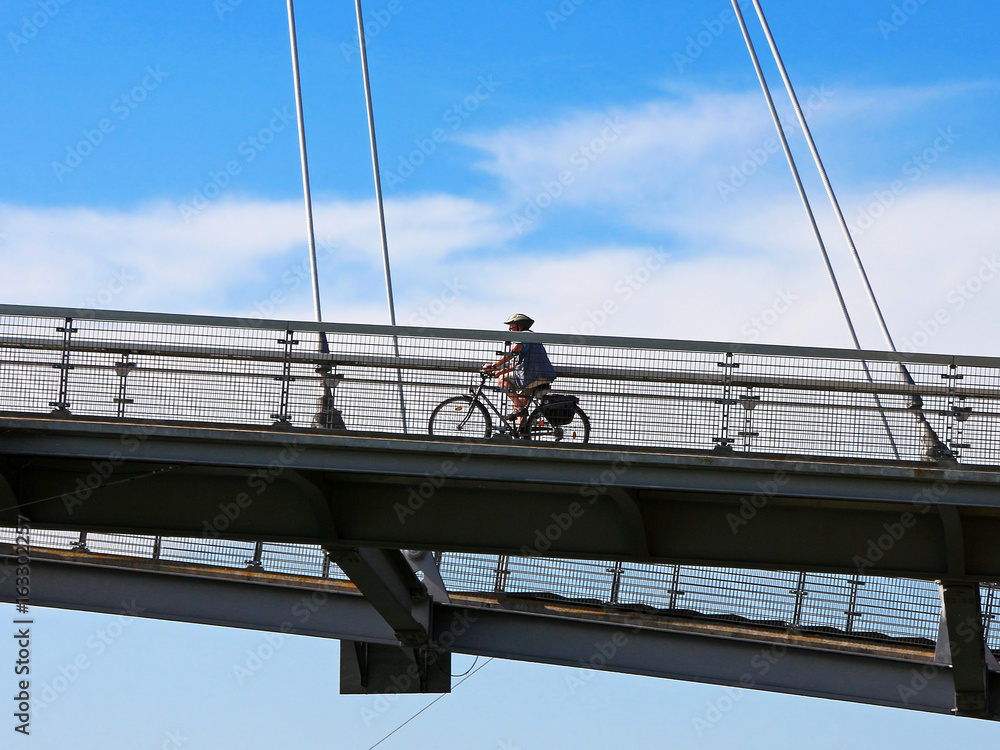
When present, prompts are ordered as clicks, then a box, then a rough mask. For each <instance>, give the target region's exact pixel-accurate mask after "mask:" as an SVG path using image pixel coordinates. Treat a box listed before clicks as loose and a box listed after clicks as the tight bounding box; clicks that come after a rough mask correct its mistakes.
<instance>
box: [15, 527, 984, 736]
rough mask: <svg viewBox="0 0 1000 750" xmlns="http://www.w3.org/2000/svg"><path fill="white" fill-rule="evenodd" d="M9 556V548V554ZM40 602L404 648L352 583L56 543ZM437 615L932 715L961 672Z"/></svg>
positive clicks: (878, 650)
mask: <svg viewBox="0 0 1000 750" xmlns="http://www.w3.org/2000/svg"><path fill="white" fill-rule="evenodd" d="M11 553H12V549H11V548H10V546H9V545H3V546H2V547H0V560H9V559H10V558H9V556H10V555H11ZM0 599H3V600H8V601H9V600H11V599H13V583H12V579H8V580H5V581H3V582H0ZM32 602H33V606H48V607H57V608H62V609H78V610H86V611H91V612H106V613H112V614H122V613H123V612H127V613H130V614H133V615H136V616H141V617H150V618H156V619H164V620H177V621H183V622H194V623H201V624H208V625H221V626H226V627H239V628H250V629H254V630H260V631H266V632H275V633H285V634H298V635H311V636H317V637H323V638H336V639H341V640H342V641H344V643H343V644H342V646H341V649H342V665H343V662H344V652H345V650H346V649H353V647H354V644H358V643H370V644H374V645H376V646H381V647H397V646H398V641H397V639H396V638H395V637H394V634H393V632H392V629H391V628H390V627H389V626H388V625H387V624H386V622H385V620H384V619H383V618H382V617H381V615H380V614H379V612H378V611H377V610H376V609H375V607H374V606H373V605H372V604H371V603H370V602H369V601H368V600H367V599H366V598H364V597H362V596H360V595H359V594H358V592H357V589H355V588H354V587H353V586H352V585H351V584H349V583H344V582H333V581H331V582H326V583H323V584H317V583H316V582H315V581H305V580H302V579H301V578H297V577H295V576H282V575H275V574H262V573H260V572H248V571H234V570H231V569H214V570H213V569H211V568H209V567H208V566H200V565H199V566H189V565H183V564H177V563H165V562H162V561H161V562H153V561H150V562H148V563H146V564H142V565H137V564H135V562H134V561H130V562H128V563H124V562H121V561H115V560H111V559H108V558H107V557H102V556H99V555H88V554H80V553H67V554H64V555H55V554H49V555H45V556H43V557H42V558H39V559H36V560H34V561H33V563H32ZM432 622H433V639H434V642H435V643H437V644H440V646H441V649H440V650H439V651H438V655H440V656H441V658H444V657H447V656H448V655H449V653H448V652H454V653H462V654H470V655H478V656H487V657H497V658H502V659H513V660H519V661H529V662H537V663H544V664H555V665H562V666H571V667H582V668H586V669H598V670H606V671H612V672H620V673H626V674H635V675H646V676H651V677H665V678H669V679H678V680H689V681H696V682H703V683H709V684H718V685H727V686H739V687H743V688H748V689H759V690H767V691H772V692H781V693H789V694H795V695H804V696H812V697H819V698H830V699H836V700H844V701H852V702H859V703H866V704H871V705H878V706H888V707H896V708H907V709H912V710H919V711H929V712H935V713H955V708H956V702H955V695H956V689H955V684H956V678H955V673H954V669H953V668H952V667H951V666H948V665H941V664H935V662H934V655H935V653H934V647H933V646H921V645H914V644H907V643H896V642H891V641H885V642H866V641H863V640H858V639H850V638H841V637H838V636H836V635H832V634H821V633H811V634H810V633H808V632H789V631H782V630H779V629H775V628H766V627H759V626H754V625H750V624H736V623H728V624H727V623H720V622H710V621H697V620H685V619H683V618H671V617H663V616H656V615H647V614H640V613H635V612H627V611H614V610H613V609H610V608H602V607H588V606H584V605H580V604H570V603H556V602H538V601H530V600H518V599H516V598H512V597H505V596H500V597H490V596H481V595H468V596H461V597H455V600H454V601H453V602H452V603H451V604H449V605H442V604H435V605H433V612H432ZM445 647H447V651H445V650H444V649H445ZM350 658H353V655H351V656H350ZM434 658H437V657H433V658H432V661H433V659H434ZM443 663H446V662H443ZM430 671H431V672H432V673H433V672H434V670H433V669H432V670H430ZM437 671H440V669H438V670H437ZM445 673H446V674H450V670H447V671H446V672H445ZM986 680H987V694H988V695H989V696H990V698H989V703H988V705H986V706H985V707H984V708H985V709H986V710H985V714H986V715H989V716H990V717H991V718H995V717H996V716H1000V674H997V673H994V672H989V673H987V676H986ZM410 682H411V678H410V677H409V676H408V673H407V670H406V669H405V668H403V667H399V668H398V669H396V670H395V671H393V672H391V673H389V674H387V675H385V676H384V683H385V685H386V686H389V687H390V688H391V689H394V690H398V691H401V692H407V691H412V689H413V688H414V687H415V686H413V685H411V684H410ZM432 689H433V686H432ZM445 691H446V688H445V687H441V688H440V689H439V692H445ZM353 692H359V691H353Z"/></svg>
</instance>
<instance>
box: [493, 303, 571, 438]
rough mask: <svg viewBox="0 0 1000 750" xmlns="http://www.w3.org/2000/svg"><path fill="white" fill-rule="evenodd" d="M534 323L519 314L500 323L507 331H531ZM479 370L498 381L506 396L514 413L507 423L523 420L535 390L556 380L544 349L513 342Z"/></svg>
mask: <svg viewBox="0 0 1000 750" xmlns="http://www.w3.org/2000/svg"><path fill="white" fill-rule="evenodd" d="M534 322H535V321H534V320H532V319H531V318H529V317H528V316H527V315H525V314H523V313H516V314H515V315H511V316H510V317H509V318H507V320H505V321H504V323H505V324H506V325H507V327H508V329H509V330H510V331H513V332H516V333H521V332H523V331H529V332H530V331H531V326H532V325H533V324H534ZM483 370H484V371H485V372H487V373H489V374H491V375H493V376H495V377H496V378H497V379H498V382H499V385H500V387H501V388H503V389H505V390H506V391H507V394H508V395H509V396H510V401H511V404H513V406H514V411H512V412H511V413H510V414H508V415H507V419H523V418H524V416H525V407H527V405H528V403H529V402H530V401H531V397H532V395H533V394H534V392H535V391H536V390H538V389H539V388H541V387H544V386H547V385H548V384H549V383H551V382H552V381H553V380H555V379H556V371H555V368H554V367H552V363H551V362H550V361H549V355H548V354H547V353H546V352H545V347H544V346H542V345H541V344H539V343H534V342H531V343H528V342H523V343H522V342H517V343H515V344H514V346H512V347H511V348H510V351H508V352H506V353H505V354H504V355H503V356H502V357H500V359H498V360H497V361H496V362H492V363H490V362H487V363H486V364H485V365H483Z"/></svg>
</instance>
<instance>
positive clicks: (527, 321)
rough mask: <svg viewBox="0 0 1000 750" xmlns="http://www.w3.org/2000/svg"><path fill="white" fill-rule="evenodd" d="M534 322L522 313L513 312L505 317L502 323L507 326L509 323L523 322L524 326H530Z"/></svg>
mask: <svg viewBox="0 0 1000 750" xmlns="http://www.w3.org/2000/svg"><path fill="white" fill-rule="evenodd" d="M534 322H535V321H534V320H532V319H531V318H529V317H528V316H527V315H525V314H524V313H515V314H514V315H511V316H510V317H509V318H507V320H505V321H504V322H503V324H504V325H506V326H509V325H510V324H511V323H524V327H525V328H531V326H532V325H533V324H534Z"/></svg>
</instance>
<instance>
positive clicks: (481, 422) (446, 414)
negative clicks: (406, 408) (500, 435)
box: [427, 396, 493, 438]
mask: <svg viewBox="0 0 1000 750" xmlns="http://www.w3.org/2000/svg"><path fill="white" fill-rule="evenodd" d="M427 432H428V434H430V435H439V436H441V437H465V438H470V437H471V438H488V437H489V436H490V435H492V434H493V420H491V419H490V415H489V412H487V411H486V407H484V406H483V405H482V404H481V403H479V402H478V401H473V400H472V399H471V398H469V397H468V396H455V397H453V398H448V399H445V400H444V401H442V402H441V403H440V404H438V405H437V406H435V407H434V411H432V412H431V418H430V421H429V422H428V424H427Z"/></svg>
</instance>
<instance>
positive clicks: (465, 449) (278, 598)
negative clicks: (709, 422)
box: [0, 416, 1000, 718]
mask: <svg viewBox="0 0 1000 750" xmlns="http://www.w3.org/2000/svg"><path fill="white" fill-rule="evenodd" d="M998 483H1000V478H998V475H997V474H996V473H995V472H993V471H988V470H977V469H976V468H975V467H971V468H970V467H957V466H951V467H947V466H935V465H928V464H906V463H901V462H892V463H889V462H886V463H878V462H874V461H855V460H843V461H834V460H822V461H820V460H808V459H803V458H802V457H792V456H789V457H784V458H774V457H767V458H762V457H753V456H746V455H738V454H725V453H710V452H705V453H691V452H686V453H681V452H677V453H669V452H663V451H659V452H653V451H642V450H629V451H621V450H615V449H603V448H601V447H600V446H596V447H587V448H583V449H579V448H565V449H564V448H553V447H535V446H531V445H523V444H513V443H489V442H478V443H467V442H466V443H459V442H447V441H430V440H427V439H426V438H425V437H420V438H416V437H409V438H391V437H385V436H364V435H358V434H356V433H351V434H336V435H334V434H316V433H315V432H307V431H294V430H260V429H252V428H226V427H218V426H192V425H176V424H173V425H170V424H150V423H145V424H139V423H135V424H129V423H124V422H113V421H106V420H105V421H101V420H86V419H76V420H73V421H68V420H60V419H55V418H44V417H30V418H29V417H19V416H7V417H0V525H6V526H16V525H17V521H18V517H19V516H23V517H26V518H28V519H30V525H31V526H32V527H33V528H37V529H59V530H68V531H74V532H105V533H121V534H150V535H162V536H170V537H185V536H187V537H209V538H217V537H219V538H230V539H239V540H250V541H262V542H263V541H267V542H291V543H306V544H317V545H321V546H322V547H323V548H324V549H326V550H328V551H329V553H330V557H331V559H332V560H333V561H334V562H336V563H337V564H338V565H339V566H340V567H341V568H342V569H343V570H344V572H345V573H346V574H347V575H348V576H349V577H350V578H351V580H352V581H353V584H354V586H352V585H350V584H338V583H334V582H322V583H317V582H316V581H314V580H310V579H298V578H295V577H288V576H270V578H269V577H268V576H269V575H270V574H262V573H260V572H251V573H242V572H239V571H234V570H232V569H226V570H224V571H222V570H218V571H213V570H209V569H208V567H207V566H187V567H185V566H178V565H176V564H171V563H166V562H162V561H157V562H149V563H148V564H147V565H139V564H136V563H135V562H130V563H129V564H128V566H127V567H121V566H120V565H118V564H116V563H114V562H113V561H109V560H108V559H104V558H100V557H98V556H88V555H86V554H83V553H80V554H75V555H63V556H60V555H58V554H55V553H52V554H50V555H49V556H48V557H47V558H46V557H44V556H43V557H37V556H36V557H35V559H34V560H33V564H32V592H31V598H32V604H33V605H37V606H52V607H60V608H69V609H86V610H90V611H98V612H119V613H120V612H121V611H122V609H123V602H126V603H131V602H133V601H134V603H135V609H136V610H137V611H138V612H139V613H140V614H142V615H143V616H149V617H158V618H164V619H174V620H183V621H190V622H201V623H208V624H218V625H225V626H233V627H249V628H255V629H260V630H271V631H282V632H292V633H301V634H307V635H314V636H322V637H331V638H338V639H341V640H344V641H349V642H352V644H351V645H348V644H345V647H344V649H342V658H343V659H344V660H345V661H343V667H344V670H343V671H344V673H345V674H347V675H348V677H346V678H344V680H343V682H342V688H343V689H344V690H345V692H351V691H370V690H376V691H377V690H381V689H388V688H389V687H391V686H392V685H394V684H395V681H394V678H398V679H402V677H400V676H399V675H400V674H408V672H407V671H406V670H404V671H403V672H399V668H398V667H394V666H393V664H392V663H393V659H395V658H396V656H398V654H396V651H395V650H400V649H401V650H402V653H403V654H404V656H405V657H406V658H405V659H404V660H403V661H402V662H399V663H401V664H407V665H410V664H413V665H417V671H416V675H417V677H416V678H415V679H416V681H417V684H416V685H413V686H412V687H413V689H416V690H430V689H443V688H442V686H441V683H440V682H434V681H433V680H434V675H435V674H436V672H442V669H441V664H443V663H444V662H438V663H435V662H436V661H437V660H438V659H439V658H446V656H439V655H441V654H447V653H449V652H456V653H467V654H477V655H487V656H496V657H501V658H508V659H522V660H528V661H538V662H544V663H550V664H562V665H569V666H587V667H593V668H601V669H608V670H612V671H618V672H625V673H631V674H645V675H652V676H660V677H670V678H676V679H687V680H696V681H701V682H708V683H716V684H722V685H742V686H744V687H752V688H759V689H766V690H773V691H779V692H788V693H795V694H800V695H810V696H817V697H828V698H837V699H843V700H853V701H860V702H864V703H871V704H876V705H883V706H897V707H905V708H913V709H919V710H925V711H938V712H957V713H959V714H961V715H969V716H980V717H989V718H994V717H996V716H1000V697H998V696H1000V694H998V692H997V690H996V689H995V688H996V682H997V680H998V679H1000V677H998V675H997V674H996V673H994V672H991V671H989V670H988V669H987V667H986V664H987V657H986V656H985V654H984V647H983V640H982V632H983V623H982V620H981V616H980V613H981V610H980V607H979V600H978V597H979V589H978V584H979V583H981V582H995V581H1000V548H998V546H997V545H996V543H995V540H996V539H997V538H998V536H997V534H998V532H1000V498H998V497H997V492H996V490H997V487H998ZM400 549H407V550H434V551H454V552H472V553H479V554H497V555H513V556H528V557H530V556H546V557H556V558H568V559H580V560H586V559H595V560H620V561H633V562H648V563H677V564H684V565H693V566H708V567H724V568H750V569H773V570H783V571H805V572H825V573H847V574H852V575H853V574H863V575H870V576H888V577H907V578H922V579H925V580H942V581H944V582H945V585H944V589H943V591H944V597H945V598H944V601H945V612H946V615H947V620H948V622H947V628H948V629H949V630H948V632H949V633H950V634H951V635H952V636H953V638H952V640H953V641H954V640H955V637H957V636H955V634H956V633H957V634H958V635H961V634H962V630H961V627H960V626H962V625H964V626H965V627H966V629H967V631H968V632H972V633H973V634H974V635H975V636H976V638H974V639H973V641H974V642H975V641H976V639H978V646H977V647H976V648H973V649H962V648H960V649H958V650H954V653H951V654H949V655H948V658H947V660H946V661H944V662H942V658H941V656H942V655H941V652H940V649H938V651H937V653H935V650H934V648H933V647H927V648H925V649H923V650H922V651H921V649H919V648H917V647H914V646H902V645H899V644H897V645H895V646H893V645H881V646H879V647H874V646H871V645H870V644H868V645H863V644H859V642H858V641H852V640H850V639H845V640H843V641H838V640H837V639H836V638H835V637H834V636H828V637H826V638H825V639H824V638H821V637H819V636H807V635H802V634H796V633H788V632H785V631H773V632H767V631H764V630H761V629H752V628H743V629H740V628H737V627H735V626H733V627H731V628H729V629H726V628H724V627H722V626H721V625H719V624H718V623H716V624H715V625H713V626H712V627H709V628H706V627H703V626H694V625H692V624H691V623H690V622H687V623H685V622H674V621H670V620H669V618H644V617H640V616H635V615H628V614H623V613H620V612H618V613H616V612H609V611H604V610H595V609H587V608H585V607H580V606H569V605H566V606H560V605H556V604H548V605H538V604H534V605H530V606H529V605H525V604H524V603H521V604H519V605H518V606H513V605H512V604H511V601H512V600H510V599H509V598H502V599H500V600H493V601H489V600H487V599H483V598H482V597H480V598H478V599H475V598H472V599H468V600H465V601H456V600H453V601H452V602H451V603H444V602H443V601H442V600H441V599H440V598H438V599H437V601H434V600H433V599H432V597H430V596H428V594H427V591H426V590H425V588H424V586H423V584H422V583H421V582H420V581H419V580H418V577H417V576H416V575H415V574H414V572H413V571H412V570H411V569H410V567H408V565H407V562H406V561H405V559H404V556H403V555H402V554H401V553H400V552H399V550H400ZM4 554H6V555H7V556H8V558H9V557H10V556H11V555H12V554H13V550H11V549H7V550H6V551H5V550H2V549H0V556H2V555H4ZM355 586H356V588H355ZM359 591H360V593H361V594H363V595H364V596H359V595H358V592H359ZM318 594H322V596H320V597H319V599H320V600H322V601H321V606H320V605H316V606H315V607H314V608H310V609H309V610H308V611H309V612H310V616H309V617H308V618H307V622H297V621H295V620H294V619H291V620H290V619H289V616H288V613H289V612H294V611H296V610H295V608H296V605H301V604H302V602H304V601H307V600H308V601H310V602H313V603H316V602H317V596H318ZM14 598H15V592H14V590H13V583H12V581H11V579H9V578H8V579H7V580H5V581H3V582H2V583H0V599H3V600H6V601H12V600H13V599H14ZM275 613H279V614H275ZM970 623H971V625H970ZM970 628H971V629H970ZM947 635H948V633H946V636H947ZM945 640H947V638H946V639H945ZM966 642H968V641H967V639H966ZM355 644H372V645H371V646H369V647H363V646H360V645H355ZM385 649H389V650H388V651H387V650H385ZM935 660H936V661H935ZM394 670H395V671H394ZM449 673H450V672H449ZM351 675H353V677H351ZM352 680H353V682H352ZM352 685H353V686H354V688H356V690H352ZM397 687H398V686H397Z"/></svg>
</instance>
